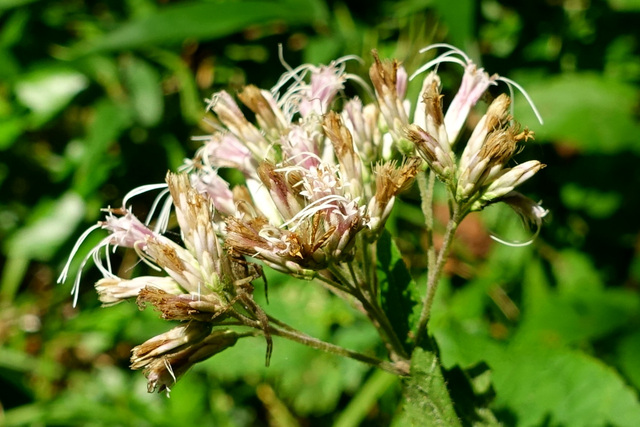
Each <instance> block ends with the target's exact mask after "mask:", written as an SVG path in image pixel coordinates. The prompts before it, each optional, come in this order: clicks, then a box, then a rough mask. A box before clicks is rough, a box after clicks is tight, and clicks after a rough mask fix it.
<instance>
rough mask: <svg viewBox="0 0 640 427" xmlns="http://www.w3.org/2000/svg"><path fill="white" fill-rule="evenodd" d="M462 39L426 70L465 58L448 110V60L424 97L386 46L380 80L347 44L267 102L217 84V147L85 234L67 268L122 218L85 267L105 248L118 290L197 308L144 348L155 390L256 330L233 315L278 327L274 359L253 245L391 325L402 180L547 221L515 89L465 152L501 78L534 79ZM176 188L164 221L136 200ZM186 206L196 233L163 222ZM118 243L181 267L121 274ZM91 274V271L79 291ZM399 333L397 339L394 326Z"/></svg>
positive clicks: (184, 218)
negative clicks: (489, 60)
mask: <svg viewBox="0 0 640 427" xmlns="http://www.w3.org/2000/svg"><path fill="white" fill-rule="evenodd" d="M436 47H442V46H436ZM429 49H430V48H428V49H426V50H429ZM447 49H448V50H447V51H446V52H445V53H443V54H441V55H440V56H438V57H437V58H435V59H434V60H432V61H430V62H429V63H427V64H425V66H424V67H423V68H422V69H420V70H418V73H421V72H423V71H425V70H429V69H432V68H434V67H436V66H438V65H440V64H442V63H447V62H452V63H457V64H460V65H462V66H463V68H464V76H463V78H462V83H461V86H460V89H459V90H458V92H457V94H456V95H455V97H454V98H453V100H452V101H451V103H450V105H449V107H448V109H447V111H446V113H445V112H444V111H443V96H442V95H441V94H440V90H441V83H440V78H439V77H438V75H437V73H436V71H431V72H430V73H429V74H428V75H427V76H426V78H425V79H424V82H423V85H422V91H421V94H420V98H419V100H418V102H416V103H414V105H413V107H412V103H411V102H410V101H409V100H407V99H406V91H407V84H408V82H409V80H410V79H409V78H408V75H407V72H406V71H405V70H404V68H403V67H402V65H401V64H400V63H399V62H398V61H395V60H393V61H390V60H381V59H380V58H379V57H378V55H377V54H376V53H375V52H374V60H375V61H374V64H373V65H372V67H371V69H370V73H369V75H370V78H371V82H372V84H373V90H372V89H371V88H370V87H369V86H368V85H367V83H365V82H364V81H363V80H362V79H361V78H359V77H357V76H355V75H352V74H349V73H347V72H346V62H347V61H348V60H350V59H353V58H351V57H345V58H342V59H340V60H337V61H334V62H332V63H330V64H329V65H323V66H313V65H303V66H301V67H298V68H296V69H291V68H288V71H287V72H286V73H285V74H284V75H283V76H282V77H281V79H280V80H279V81H278V83H277V84H276V85H275V86H274V88H273V89H271V91H267V90H261V89H259V88H257V87H255V86H247V87H245V88H244V89H243V90H242V91H241V92H240V93H238V95H237V98H238V99H239V101H240V102H241V104H242V105H243V106H244V107H245V108H244V111H250V112H251V116H252V117H247V115H245V113H243V108H241V106H240V105H239V104H238V102H237V101H236V100H235V99H234V97H233V96H231V95H230V94H229V93H227V92H225V91H220V92H217V93H215V94H213V96H212V97H211V99H210V100H208V112H209V113H210V114H209V116H208V121H209V123H210V125H211V126H212V127H213V128H214V132H213V133H212V134H211V135H206V136H203V137H201V138H199V139H200V140H201V141H202V147H201V148H200V149H199V150H198V152H197V153H196V155H195V156H194V158H192V159H189V160H187V161H185V166H184V167H183V169H182V173H181V174H171V173H169V174H168V175H167V179H166V184H157V185H150V186H145V187H143V188H140V189H137V190H134V191H133V192H131V193H130V194H129V195H128V196H127V197H125V201H124V202H123V205H124V207H123V208H121V209H108V210H107V212H108V216H107V219H106V220H105V221H104V222H100V223H99V224H98V225H96V226H94V227H92V228H91V229H89V230H87V232H86V233H85V234H83V236H82V237H81V238H80V240H79V242H78V244H77V245H76V247H74V249H73V252H72V255H71V257H70V260H69V263H68V264H67V266H66V267H65V269H64V271H63V274H62V275H61V278H60V279H61V281H62V280H64V279H65V278H66V276H67V274H68V271H69V268H70V267H69V266H70V262H71V258H73V255H74V254H75V252H76V251H77V249H78V246H79V244H80V243H81V242H82V240H83V239H84V238H85V237H86V235H87V234H88V233H90V232H91V231H93V230H94V229H96V228H103V229H106V230H107V231H108V232H109V235H108V236H107V237H106V238H105V239H104V240H102V242H101V243H100V244H99V245H97V246H96V247H95V248H94V249H93V250H92V251H91V252H90V254H89V255H88V256H87V259H85V260H83V262H82V266H81V268H80V270H82V267H84V264H85V263H86V261H87V260H88V259H89V258H93V259H94V261H95V263H96V264H97V265H98V268H99V269H100V271H101V272H102V273H103V276H104V278H103V279H101V280H99V281H98V282H97V283H96V289H97V291H98V293H99V296H100V300H101V301H102V302H103V303H104V304H105V305H109V304H115V303H118V302H120V301H122V300H125V299H129V298H136V299H137V301H138V304H139V305H140V306H141V307H144V306H145V305H147V304H149V305H152V306H153V307H154V308H155V309H156V310H158V311H159V312H160V313H161V315H162V317H163V318H165V319H167V320H174V321H179V322H181V323H180V324H179V326H177V327H175V328H174V329H172V330H170V331H169V332H167V333H165V334H162V335H159V336H157V337H154V338H152V339H150V340H149V341H147V342H146V343H144V344H142V345H140V346H138V347H136V348H135V349H134V350H133V356H132V358H131V361H132V367H133V368H134V369H144V370H145V374H146V376H147V378H148V380H149V390H150V391H153V390H156V389H160V390H162V389H167V390H168V389H169V388H170V386H171V384H172V383H173V382H174V381H175V380H176V379H177V377H178V376H179V375H181V374H182V373H184V372H185V371H186V370H187V369H188V368H189V367H190V366H192V365H193V364H194V363H196V362H198V361H200V360H203V359H205V358H208V357H210V356H211V355H213V354H215V353H217V352H220V351H222V350H224V349H226V348H228V347H230V346H232V345H233V344H235V342H236V341H237V339H238V338H242V337H243V336H247V335H246V334H245V335H243V334H240V333H239V332H236V331H235V330H232V329H229V326H230V325H232V324H233V325H243V326H248V327H251V328H253V329H255V330H257V331H259V332H260V333H261V334H262V335H264V336H265V337H266V339H267V342H268V352H267V353H268V354H267V359H268V356H269V352H270V348H271V340H270V334H271V333H272V332H274V331H277V328H274V327H272V326H271V325H270V318H269V317H268V316H267V315H266V314H265V312H264V311H263V310H262V308H261V307H259V306H258V305H257V304H256V303H255V302H254V301H253V298H252V290H253V287H252V285H251V282H252V281H253V280H254V279H257V278H259V277H261V270H260V268H259V267H258V266H257V265H255V264H253V263H251V262H249V261H247V259H246V257H249V258H253V259H257V260H260V261H262V263H264V264H266V265H267V266H269V267H272V268H274V269H276V270H278V271H281V272H285V273H287V274H290V275H292V276H295V277H300V278H305V279H312V278H319V279H321V280H322V281H323V282H324V283H325V284H329V285H333V286H334V290H337V291H339V292H340V294H341V295H345V294H346V295H350V296H352V297H354V298H355V299H356V300H358V301H359V302H360V303H361V307H363V309H364V310H365V311H367V310H369V312H368V313H367V314H369V315H370V316H371V317H372V319H374V317H375V316H378V318H375V319H374V320H375V321H374V324H376V325H381V328H382V329H384V328H385V322H384V319H383V320H382V321H381V320H380V318H379V316H381V315H383V314H384V313H383V312H382V310H381V309H380V308H379V307H378V309H375V307H377V305H378V304H379V303H378V296H377V295H376V292H377V288H376V287H375V284H374V283H372V282H375V279H374V276H375V265H376V261H375V251H372V250H370V249H371V245H373V244H375V241H376V240H377V239H378V237H379V236H380V234H381V233H382V231H383V230H384V226H385V222H386V221H387V219H388V218H389V215H390V213H391V210H392V208H393V206H394V202H395V199H396V197H397V195H398V194H399V193H400V192H402V191H403V190H405V189H407V188H408V187H409V186H410V185H411V184H412V182H413V180H414V178H415V177H416V176H417V175H418V174H420V173H424V172H425V170H426V169H427V168H429V169H430V170H431V171H433V173H435V174H436V175H437V176H438V178H439V179H440V180H441V181H443V182H444V183H445V184H446V186H447V188H448V189H449V193H450V196H451V197H452V199H453V201H454V203H456V204H458V205H460V206H463V209H464V210H465V212H468V211H471V210H478V209H482V208H483V207H484V206H486V205H487V204H489V203H495V202H497V201H503V202H506V203H508V204H510V205H512V206H513V207H514V209H516V211H517V212H518V213H519V214H520V215H522V216H523V217H524V218H525V219H526V220H527V221H530V222H533V223H534V224H536V225H537V226H538V227H539V225H540V221H541V219H542V217H544V215H545V214H546V211H545V210H544V209H542V208H541V207H540V206H539V205H538V204H536V203H534V202H533V201H531V200H530V199H527V198H526V197H524V196H522V195H520V194H519V193H515V192H514V191H513V189H514V188H515V187H516V186H518V185H519V184H521V183H522V182H524V181H525V180H527V179H528V178H530V177H531V176H532V175H533V174H535V173H536V172H537V171H538V170H540V169H541V168H542V167H543V165H542V164H541V163H540V162H537V161H529V162H525V163H523V164H521V165H517V166H514V167H511V166H510V165H509V162H510V160H511V158H512V156H513V155H514V154H515V153H516V152H517V151H518V144H520V143H522V142H525V141H526V140H527V139H530V138H531V137H532V132H530V131H529V130H527V129H524V130H520V128H519V126H518V125H517V124H515V123H514V122H513V119H512V117H511V114H510V113H509V105H510V98H509V97H508V96H506V95H500V96H498V97H497V98H496V99H494V100H493V102H491V104H490V105H489V107H488V109H487V111H486V113H485V114H484V116H483V117H482V119H480V121H479V122H478V124H477V125H476V126H475V129H474V130H473V131H472V132H471V134H470V137H469V139H468V141H467V144H466V146H465V147H464V149H463V150H462V153H461V154H460V156H459V158H458V155H457V154H456V147H455V145H456V142H457V141H458V140H459V139H460V137H461V135H463V134H465V128H464V125H465V123H466V121H467V116H468V115H469V113H470V111H471V109H472V108H473V107H474V106H475V105H476V103H478V101H479V100H480V99H481V98H482V96H483V95H484V94H485V93H486V92H487V89H488V88H489V86H491V85H495V84H496V83H497V82H498V81H505V82H507V83H509V84H510V85H511V86H515V87H517V88H519V87H518V86H517V85H516V84H515V83H514V82H512V81H510V80H508V79H505V78H502V77H499V76H489V75H488V74H487V73H485V72H484V71H483V70H482V69H481V68H477V67H476V66H475V65H474V64H473V62H472V61H471V60H470V59H469V58H468V57H466V56H465V55H464V54H463V53H462V52H460V51H458V50H456V49H454V48H452V47H450V46H447ZM349 81H351V82H353V83H356V84H357V85H359V86H361V87H363V88H364V90H365V92H366V93H368V94H370V95H373V96H372V97H371V98H372V99H371V100H370V102H369V103H365V102H363V101H362V100H361V99H360V98H358V97H353V98H351V99H347V98H346V97H345V96H344V95H343V94H342V92H343V89H344V87H345V84H346V83H347V82H349ZM511 86H510V87H511ZM412 110H413V111H412ZM221 168H235V169H237V170H238V171H240V172H241V173H242V175H243V177H244V183H242V184H237V185H234V186H231V185H230V184H229V183H228V182H226V181H225V180H224V179H222V178H221V177H220V176H219V174H218V171H219V170H220V169H221ZM161 188H164V191H162V193H161V194H160V196H158V197H159V198H158V201H157V203H158V204H162V206H163V207H162V209H161V210H160V215H159V216H158V218H157V221H156V225H155V227H154V228H153V229H152V228H150V226H149V221H147V223H143V222H141V221H139V220H138V219H137V218H136V217H135V216H134V215H133V213H132V211H131V209H130V208H128V207H127V202H128V200H129V199H130V197H133V196H134V195H136V194H139V193H141V192H144V191H148V190H156V189H161ZM167 194H168V197H167V198H166V199H165V201H164V202H162V199H163V198H164V197H166V196H167ZM172 206H173V210H174V211H175V216H176V219H177V223H178V226H179V228H180V236H181V238H182V242H183V243H182V244H178V243H176V242H174V241H173V240H171V239H169V238H167V237H166V236H165V235H164V234H163V233H164V231H165V230H166V228H167V224H168V222H169V221H168V218H169V213H170V211H171V209H172ZM154 208H155V206H154ZM110 246H122V247H127V248H131V249H133V250H135V251H136V253H137V254H138V255H139V257H140V258H141V260H143V261H144V262H146V263H147V264H149V265H150V266H152V267H153V268H155V269H157V270H162V271H164V273H165V274H166V275H165V276H142V277H135V278H132V279H123V278H120V277H118V276H117V275H115V274H114V273H113V272H112V270H111V265H110V262H109V258H108V249H109V247H110ZM102 249H104V250H105V253H106V254H107V258H106V265H105V263H104V262H103V261H102V258H101V255H100V254H101V251H102ZM345 266H348V268H347V267H345ZM367 269H368V270H367ZM343 272H348V273H350V274H351V276H350V277H351V278H352V280H349V274H342V273H343ZM345 277H347V279H345ZM363 278H364V279H363ZM366 279H368V280H366ZM79 283H80V274H78V275H77V277H76V281H75V285H74V292H75V294H76V297H77V293H78V285H79ZM372 307H373V308H372ZM372 312H373V314H372ZM214 327H215V329H212V328H214ZM385 334H386V338H387V339H390V341H393V340H392V339H391V338H390V335H392V334H393V331H392V330H391V328H386V329H385V331H384V333H383V334H382V335H385ZM249 335H250V334H249ZM403 339H404V337H401V338H400V339H399V340H398V339H396V341H397V342H400V341H402V340H403Z"/></svg>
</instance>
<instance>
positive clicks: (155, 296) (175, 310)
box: [136, 286, 223, 322]
mask: <svg viewBox="0 0 640 427" xmlns="http://www.w3.org/2000/svg"><path fill="white" fill-rule="evenodd" d="M212 297H213V295H202V296H200V297H199V298H197V297H194V296H193V295H188V294H183V295H173V294H170V293H168V292H165V291H163V290H161V289H158V288H154V287H152V286H146V287H145V288H143V289H142V290H140V293H139V294H138V298H137V300H136V302H137V304H138V307H139V308H140V309H141V310H144V308H145V307H146V305H147V304H151V305H152V306H153V307H154V308H155V309H156V310H157V311H159V312H160V313H161V314H162V318H163V319H166V320H198V321H201V322H206V321H209V320H211V319H212V318H213V317H214V316H216V320H222V319H223V317H221V316H217V315H218V314H219V312H221V311H222V310H223V306H222V303H221V302H220V301H217V300H213V299H212Z"/></svg>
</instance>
